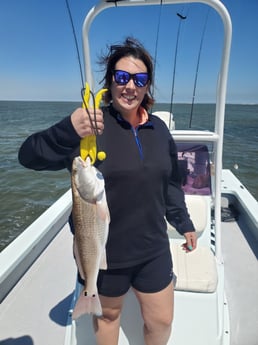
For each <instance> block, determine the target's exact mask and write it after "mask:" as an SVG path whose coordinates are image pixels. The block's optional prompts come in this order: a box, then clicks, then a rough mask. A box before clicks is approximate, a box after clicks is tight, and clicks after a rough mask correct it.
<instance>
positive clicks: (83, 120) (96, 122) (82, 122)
mask: <svg viewBox="0 0 258 345" xmlns="http://www.w3.org/2000/svg"><path fill="white" fill-rule="evenodd" d="M88 112H89V114H90V118H91V120H92V121H90V119H89V115H88V113H87V111H86V110H85V109H84V108H77V109H76V110H75V111H74V112H73V113H72V115H71V121H72V125H73V127H74V129H75V131H76V133H77V134H78V135H79V136H80V137H81V138H84V137H86V136H88V135H92V134H96V132H97V134H102V133H103V130H104V120H103V112H102V110H101V109H95V113H96V116H94V110H93V109H88ZM91 122H92V124H93V126H94V127H93V128H92V126H91Z"/></svg>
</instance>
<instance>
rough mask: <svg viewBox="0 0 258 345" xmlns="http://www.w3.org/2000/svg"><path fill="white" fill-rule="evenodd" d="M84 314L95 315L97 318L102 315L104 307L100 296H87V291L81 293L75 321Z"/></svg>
mask: <svg viewBox="0 0 258 345" xmlns="http://www.w3.org/2000/svg"><path fill="white" fill-rule="evenodd" d="M84 314H94V315H96V316H101V315H102V307H101V304H100V299H99V295H98V294H96V295H93V296H87V295H86V294H85V291H82V292H81V294H80V296H79V298H78V301H77V302H76V305H75V307H74V310H73V315H72V318H73V320H75V319H78V318H79V317H80V316H82V315H84Z"/></svg>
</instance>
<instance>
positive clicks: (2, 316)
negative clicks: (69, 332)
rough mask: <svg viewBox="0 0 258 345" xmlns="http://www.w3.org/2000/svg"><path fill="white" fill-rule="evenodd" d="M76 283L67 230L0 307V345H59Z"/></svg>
mask: <svg viewBox="0 0 258 345" xmlns="http://www.w3.org/2000/svg"><path fill="white" fill-rule="evenodd" d="M75 279H76V266H75V263H74V260H73V256H72V235H71V233H70V230H69V228H68V226H65V227H64V229H63V230H62V231H61V232H60V233H59V234H58V235H57V237H56V238H55V239H54V240H53V241H52V243H51V244H50V245H49V246H48V248H47V250H45V252H44V253H43V254H42V255H41V256H40V258H39V259H38V260H37V261H36V262H35V263H34V264H33V266H31V268H30V269H29V270H28V272H27V273H26V275H25V276H24V277H23V279H22V280H21V281H19V283H18V284H17V285H16V286H15V287H14V288H13V290H12V291H11V292H10V293H9V295H8V296H7V298H6V299H5V300H4V301H3V302H2V304H1V306H0V344H1V345H52V344H53V345H54V344H55V345H57V344H58V345H59V344H60V345H61V344H63V343H64V337H65V328H66V322H67V313H68V310H69V307H70V303H71V298H72V293H73V290H74V284H75Z"/></svg>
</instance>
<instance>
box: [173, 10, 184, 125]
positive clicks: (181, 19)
mask: <svg viewBox="0 0 258 345" xmlns="http://www.w3.org/2000/svg"><path fill="white" fill-rule="evenodd" d="M176 15H177V16H178V18H179V19H180V20H179V23H178V28H177V38H176V48H175V56H174V68H173V78H172V87H171V98H170V114H172V111H173V99H174V88H175V75H176V64H177V52H178V43H179V36H180V31H181V23H182V21H183V20H185V19H186V18H187V16H184V15H182V14H180V13H177V14H176ZM169 122H171V116H170V120H169ZM169 128H170V123H169Z"/></svg>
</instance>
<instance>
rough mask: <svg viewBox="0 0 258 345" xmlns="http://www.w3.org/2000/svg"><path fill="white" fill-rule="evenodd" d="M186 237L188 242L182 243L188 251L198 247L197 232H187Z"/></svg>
mask: <svg viewBox="0 0 258 345" xmlns="http://www.w3.org/2000/svg"><path fill="white" fill-rule="evenodd" d="M184 237H185V239H186V242H185V243H184V244H183V245H182V247H183V248H184V250H185V251H186V252H191V251H192V250H194V249H195V248H196V247H197V236H196V232H185V233H184Z"/></svg>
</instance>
